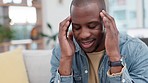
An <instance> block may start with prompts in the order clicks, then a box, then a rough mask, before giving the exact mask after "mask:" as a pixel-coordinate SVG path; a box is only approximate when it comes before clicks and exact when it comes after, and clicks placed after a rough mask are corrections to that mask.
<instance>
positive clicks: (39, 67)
mask: <svg viewBox="0 0 148 83" xmlns="http://www.w3.org/2000/svg"><path fill="white" fill-rule="evenodd" d="M51 51H52V50H25V51H23V57H24V62H25V65H26V70H27V73H28V78H29V83H49V79H50V57H51Z"/></svg>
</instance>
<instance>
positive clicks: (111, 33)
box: [100, 10, 120, 61]
mask: <svg viewBox="0 0 148 83" xmlns="http://www.w3.org/2000/svg"><path fill="white" fill-rule="evenodd" d="M100 16H101V18H102V19H103V23H104V26H105V29H106V38H105V48H106V52H107V54H108V57H109V59H110V60H111V61H119V59H120V49H119V32H118V30H117V27H116V24H115V21H114V18H113V17H111V16H110V15H109V14H108V13H106V12H105V11H104V10H102V12H101V13H100Z"/></svg>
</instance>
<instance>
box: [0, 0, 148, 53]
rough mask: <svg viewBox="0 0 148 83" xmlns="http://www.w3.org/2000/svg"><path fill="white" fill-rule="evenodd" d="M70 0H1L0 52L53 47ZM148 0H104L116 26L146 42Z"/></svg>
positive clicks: (66, 13)
mask: <svg viewBox="0 0 148 83" xmlns="http://www.w3.org/2000/svg"><path fill="white" fill-rule="evenodd" d="M70 2H71V0H0V52H4V51H8V50H12V49H14V48H16V47H18V46H21V47H23V48H24V49H27V50H39V49H52V48H53V47H54V45H55V43H58V39H57V34H58V26H59V23H60V22H61V21H62V20H63V19H65V18H66V17H67V16H69V7H70ZM146 4H148V0H106V5H107V11H108V13H109V14H110V15H111V16H113V17H114V18H115V21H116V24H117V27H118V30H119V31H120V32H121V33H125V34H129V35H131V36H132V37H137V38H140V39H142V40H143V41H144V42H146V43H148V42H147V41H148V5H146Z"/></svg>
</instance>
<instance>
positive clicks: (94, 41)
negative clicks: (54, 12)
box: [70, 0, 106, 53]
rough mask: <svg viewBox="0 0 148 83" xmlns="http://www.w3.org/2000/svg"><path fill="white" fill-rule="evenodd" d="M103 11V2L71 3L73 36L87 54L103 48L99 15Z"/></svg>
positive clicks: (84, 1)
mask: <svg viewBox="0 0 148 83" xmlns="http://www.w3.org/2000/svg"><path fill="white" fill-rule="evenodd" d="M105 9H106V8H105V2H104V0H73V1H72V4H71V8H70V14H71V20H72V30H73V34H74V37H75V39H76V41H77V42H78V44H79V45H80V47H81V48H82V49H83V50H84V51H85V52H87V53H90V52H95V51H99V50H101V49H102V47H103V46H104V41H103V40H104V39H103V36H104V33H103V25H102V21H101V18H100V15H99V13H100V11H101V10H105ZM102 45H103V46H102Z"/></svg>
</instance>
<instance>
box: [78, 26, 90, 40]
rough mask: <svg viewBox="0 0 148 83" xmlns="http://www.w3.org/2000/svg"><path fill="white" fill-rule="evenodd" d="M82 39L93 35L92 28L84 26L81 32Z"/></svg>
mask: <svg viewBox="0 0 148 83" xmlns="http://www.w3.org/2000/svg"><path fill="white" fill-rule="evenodd" d="M79 36H80V38H81V39H87V38H89V37H90V36H91V33H90V30H89V29H88V28H85V27H83V28H82V30H81V33H80V35H79Z"/></svg>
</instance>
